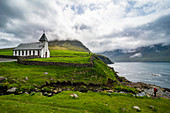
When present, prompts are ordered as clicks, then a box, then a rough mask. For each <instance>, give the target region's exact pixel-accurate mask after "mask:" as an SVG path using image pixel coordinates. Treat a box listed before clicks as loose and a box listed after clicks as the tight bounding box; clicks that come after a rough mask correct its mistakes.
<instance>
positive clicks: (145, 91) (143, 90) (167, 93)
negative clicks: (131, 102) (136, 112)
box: [116, 75, 170, 99]
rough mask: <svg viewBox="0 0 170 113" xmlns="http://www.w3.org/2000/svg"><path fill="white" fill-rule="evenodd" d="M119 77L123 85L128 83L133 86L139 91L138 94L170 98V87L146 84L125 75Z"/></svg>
mask: <svg viewBox="0 0 170 113" xmlns="http://www.w3.org/2000/svg"><path fill="white" fill-rule="evenodd" d="M116 77H117V79H118V80H119V81H120V82H121V84H122V85H126V86H129V87H132V88H136V89H137V90H138V91H139V93H138V94H137V96H148V97H153V98H158V97H163V98H167V99H170V89H168V88H162V87H160V86H156V85H153V84H146V83H143V82H137V83H135V82H131V81H129V80H127V79H126V78H125V77H119V76H118V75H116ZM154 88H156V89H157V90H158V91H157V96H156V97H155V96H154Z"/></svg>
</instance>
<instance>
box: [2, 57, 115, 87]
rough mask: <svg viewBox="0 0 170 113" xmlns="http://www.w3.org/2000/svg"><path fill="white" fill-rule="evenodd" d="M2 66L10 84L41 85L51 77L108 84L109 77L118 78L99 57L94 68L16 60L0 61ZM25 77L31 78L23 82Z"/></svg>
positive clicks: (55, 80)
mask: <svg viewBox="0 0 170 113" xmlns="http://www.w3.org/2000/svg"><path fill="white" fill-rule="evenodd" d="M0 67H1V68H0V76H4V77H7V78H8V82H9V83H10V84H13V83H15V84H16V83H17V84H19V85H24V86H27V85H32V84H37V85H39V86H41V85H43V84H45V81H50V79H51V78H52V79H54V82H57V81H72V79H74V80H73V81H74V82H84V83H86V84H89V83H95V84H106V83H107V80H108V78H111V79H113V80H116V78H115V75H114V73H113V71H112V70H111V69H110V68H109V67H108V66H107V65H106V64H105V63H103V62H102V61H100V60H97V59H96V60H95V61H94V68H87V67H64V66H38V65H22V64H18V63H16V62H3V63H0ZM44 72H48V75H45V74H44ZM25 77H28V78H29V80H28V81H27V83H23V82H22V81H23V80H24V79H25Z"/></svg>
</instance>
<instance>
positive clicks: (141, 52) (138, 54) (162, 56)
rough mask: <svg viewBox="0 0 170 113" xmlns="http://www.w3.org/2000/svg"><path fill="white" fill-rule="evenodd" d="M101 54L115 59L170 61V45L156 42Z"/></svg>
mask: <svg viewBox="0 0 170 113" xmlns="http://www.w3.org/2000/svg"><path fill="white" fill-rule="evenodd" d="M100 54H102V55H105V56H107V57H109V58H110V59H111V60H113V61H170V45H163V44H156V45H152V46H146V47H140V48H137V49H132V50H123V49H117V50H113V51H105V52H103V53H100Z"/></svg>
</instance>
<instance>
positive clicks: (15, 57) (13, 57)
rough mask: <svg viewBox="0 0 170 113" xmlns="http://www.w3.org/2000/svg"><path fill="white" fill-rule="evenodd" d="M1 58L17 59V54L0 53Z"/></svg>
mask: <svg viewBox="0 0 170 113" xmlns="http://www.w3.org/2000/svg"><path fill="white" fill-rule="evenodd" d="M0 57H1V58H12V59H17V56H10V55H0Z"/></svg>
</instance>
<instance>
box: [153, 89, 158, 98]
mask: <svg viewBox="0 0 170 113" xmlns="http://www.w3.org/2000/svg"><path fill="white" fill-rule="evenodd" d="M157 91H158V90H157V89H156V88H154V95H155V97H156V92H157Z"/></svg>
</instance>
